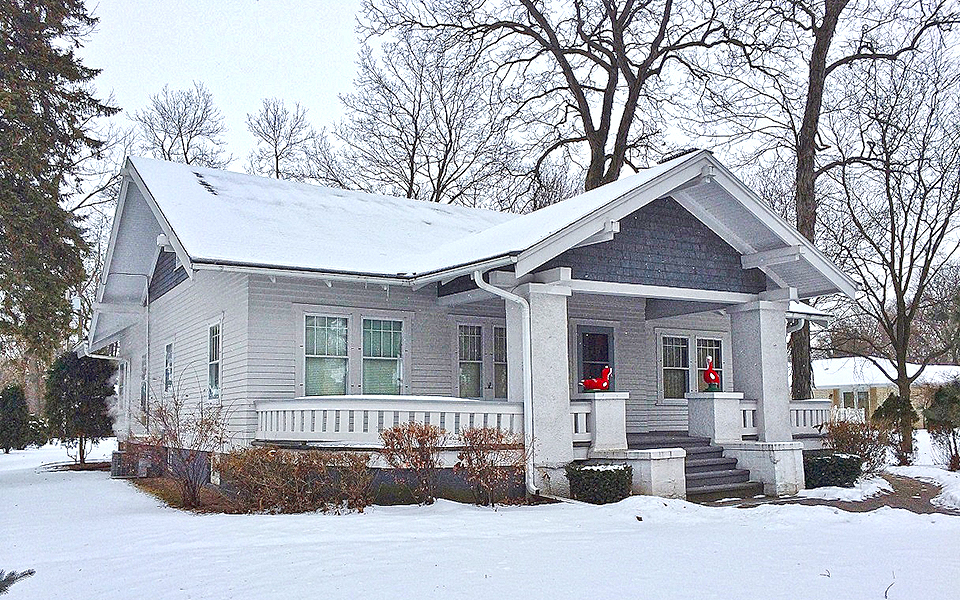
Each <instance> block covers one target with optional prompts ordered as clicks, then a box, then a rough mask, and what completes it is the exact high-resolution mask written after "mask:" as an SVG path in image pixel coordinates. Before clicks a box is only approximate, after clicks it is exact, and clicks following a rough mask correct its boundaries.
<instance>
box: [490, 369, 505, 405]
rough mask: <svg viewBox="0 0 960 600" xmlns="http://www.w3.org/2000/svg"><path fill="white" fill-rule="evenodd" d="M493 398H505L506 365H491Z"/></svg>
mask: <svg viewBox="0 0 960 600" xmlns="http://www.w3.org/2000/svg"><path fill="white" fill-rule="evenodd" d="M493 396H494V398H506V397H507V365H506V363H504V364H500V363H497V364H495V365H493Z"/></svg>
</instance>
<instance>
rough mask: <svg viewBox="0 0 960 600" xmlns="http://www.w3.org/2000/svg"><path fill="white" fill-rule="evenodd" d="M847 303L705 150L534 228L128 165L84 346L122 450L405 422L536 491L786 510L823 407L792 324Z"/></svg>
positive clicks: (547, 215) (831, 279)
mask: <svg viewBox="0 0 960 600" xmlns="http://www.w3.org/2000/svg"><path fill="white" fill-rule="evenodd" d="M853 291H854V285H853V283H852V282H851V281H850V280H849V279H848V278H847V277H846V276H845V275H844V274H843V273H842V272H840V271H839V270H838V269H837V268H836V267H835V266H834V265H833V264H831V262H830V261H829V260H827V259H826V258H825V257H824V256H823V255H822V254H821V253H820V252H818V251H817V250H816V249H815V248H814V247H813V246H811V245H810V244H809V243H808V242H807V241H806V240H805V239H804V238H803V237H802V236H801V235H799V234H798V233H797V232H796V231H795V230H794V229H793V228H792V227H791V226H789V225H787V224H786V223H785V222H784V221H783V220H782V219H780V218H779V217H778V216H777V215H775V214H774V213H773V212H772V211H771V210H770V209H769V208H767V207H766V206H765V205H764V204H763V203H762V202H761V201H760V200H759V198H757V196H756V195H755V194H753V193H752V192H751V191H750V190H749V189H747V188H746V187H745V186H744V185H743V183H741V182H740V181H739V180H737V179H736V178H735V177H734V176H733V175H732V174H731V173H730V172H729V171H728V170H727V169H726V168H724V167H723V166H722V165H721V164H720V163H719V162H718V161H717V160H716V158H714V156H713V155H712V154H711V153H709V152H706V151H695V152H692V153H688V154H685V155H683V156H680V157H677V158H674V159H672V160H669V161H667V162H664V163H662V164H660V165H657V166H655V167H652V168H649V169H646V170H644V171H642V172H640V173H639V174H637V175H633V176H630V177H625V178H623V179H621V180H619V181H617V182H614V183H610V184H608V185H605V186H603V187H601V188H598V189H595V190H592V191H589V192H587V193H585V194H581V195H580V196H577V197H575V198H571V199H568V200H564V201H562V202H559V203H557V204H554V205H552V206H548V207H545V208H543V209H540V210H538V211H536V212H533V213H530V214H526V215H517V214H506V213H498V212H492V211H487V210H478V209H471V208H465V207H461V206H449V205H440V204H431V203H426V202H420V201H416V200H408V199H401V198H388V197H383V196H376V195H371V194H364V193H359V192H352V191H345V190H339V189H328V188H322V187H316V186H312V185H307V184H301V183H295V182H290V181H278V180H274V179H266V178H260V177H254V176H250V175H243V174H238V173H231V172H225V171H217V170H212V169H205V168H200V167H194V166H189V165H183V164H176V163H168V162H162V161H156V160H149V159H143V158H130V159H129V160H128V161H127V163H126V165H125V167H124V170H123V186H122V189H121V192H120V200H119V203H118V207H117V217H116V219H115V222H114V226H113V231H112V233H111V237H110V243H109V248H108V252H107V256H106V264H105V268H104V273H103V278H102V282H101V284H100V287H99V290H98V295H97V304H96V305H95V310H94V315H93V319H92V322H91V326H90V330H89V331H90V333H89V339H88V345H87V348H88V349H89V351H90V352H93V353H96V354H100V353H101V351H102V349H104V348H106V347H108V346H111V345H114V349H115V350H116V352H117V358H116V359H115V360H118V362H119V363H120V366H121V382H122V383H121V388H122V389H121V393H120V407H119V413H120V419H121V425H120V428H121V429H122V431H123V432H124V433H123V434H122V437H123V436H127V437H130V436H136V435H137V434H138V433H139V432H140V431H141V429H142V424H141V421H142V415H143V413H144V411H145V409H146V408H147V406H148V405H149V404H150V403H152V402H155V401H161V400H162V398H163V397H164V396H166V395H170V394H174V393H181V394H189V396H190V398H193V399H196V400H198V401H199V402H215V403H222V404H223V405H224V406H225V407H226V408H227V409H228V412H229V414H230V428H231V432H232V434H233V440H234V443H235V444H236V445H240V446H243V445H248V444H258V443H276V444H289V445H293V446H298V447H299V446H300V445H301V444H307V445H329V444H334V445H338V446H339V447H369V446H370V445H375V444H376V443H377V442H378V439H379V431H380V430H381V429H382V428H385V427H390V426H392V425H394V424H396V423H398V422H400V421H402V420H408V419H416V420H418V421H430V422H431V423H433V424H436V425H439V426H441V427H443V428H445V429H448V430H451V431H457V430H459V429H461V428H463V427H467V426H470V425H486V426H497V427H501V428H505V429H510V430H513V431H517V432H520V431H523V433H524V435H525V436H526V438H527V440H528V443H530V442H531V441H532V442H533V443H532V447H533V451H532V452H531V453H530V454H531V458H530V463H529V464H528V468H527V485H528V488H529V489H530V490H531V491H535V490H540V491H543V492H545V493H548V492H549V493H558V494H563V493H566V481H565V478H564V477H563V475H562V473H563V471H562V467H563V466H564V465H565V464H567V463H569V462H570V461H571V460H575V459H587V458H591V459H594V460H601V461H602V460H607V461H610V460H617V461H628V462H631V463H632V464H634V465H635V478H636V481H635V489H637V490H640V491H645V492H648V493H658V494H664V495H679V496H682V495H684V494H685V493H686V491H688V490H687V489H686V488H688V487H689V488H696V490H699V491H704V490H707V491H709V490H711V489H713V490H714V491H716V490H720V491H721V492H722V491H723V490H724V489H726V488H724V487H723V486H724V485H725V482H728V480H730V478H734V479H735V480H736V481H733V483H734V484H736V485H740V487H741V488H743V486H744V485H745V484H743V482H746V481H747V479H751V480H754V481H758V482H762V483H763V484H764V487H765V489H766V490H767V492H768V493H790V492H791V491H796V489H798V487H800V486H802V482H803V477H802V464H799V463H800V460H799V447H800V446H799V444H798V443H795V442H793V436H794V435H795V434H797V433H809V432H810V431H813V428H814V427H815V425H817V424H819V423H820V422H822V420H823V419H824V418H826V417H825V415H826V414H827V413H828V411H829V405H828V404H827V403H826V402H824V401H820V402H808V403H800V404H795V403H791V402H790V401H789V390H788V388H787V353H786V332H787V327H788V325H790V326H793V325H795V323H796V322H797V320H799V319H810V318H817V317H822V316H823V313H818V312H817V311H815V310H813V309H811V308H810V307H809V306H807V305H804V304H802V303H801V302H799V301H800V300H802V299H805V298H813V297H816V296H820V295H823V294H833V293H838V292H840V293H845V294H848V295H849V294H852V293H853ZM708 356H710V357H712V358H713V359H714V366H715V367H716V369H717V371H718V372H719V373H720V375H721V378H722V389H723V390H725V391H724V392H721V393H716V394H701V393H699V390H700V389H702V387H703V384H702V383H700V382H701V381H702V373H703V370H704V369H705V368H706V360H707V357H708ZM605 365H609V366H611V367H612V368H613V377H612V385H611V391H610V392H608V393H601V394H589V393H586V394H585V393H583V391H582V390H581V389H580V387H579V385H578V382H579V381H580V380H581V379H583V378H589V377H596V376H597V375H599V373H600V370H601V369H602V368H603V367H604V366H605ZM664 432H667V433H669V434H670V435H669V436H667V435H666V434H665V433H664ZM687 433H689V434H690V435H691V436H693V437H692V438H691V437H687V436H686V434H687ZM697 437H701V438H709V440H704V441H703V445H705V444H707V443H709V442H713V443H717V442H722V443H723V448H722V449H721V448H719V447H714V448H703V447H700V444H699V442H698V441H697V440H696V439H694V438H697ZM751 440H752V441H751ZM628 446H630V447H631V448H632V449H628ZM662 446H668V447H676V446H684V447H687V448H688V449H689V450H690V456H689V457H688V459H687V462H686V465H687V472H686V473H684V456H685V454H686V453H685V452H684V451H683V450H682V449H674V450H669V451H662V450H658V449H657V448H658V447H662ZM651 447H652V448H651ZM638 448H644V449H642V450H641V449H638ZM721 455H722V457H721ZM738 461H739V465H738ZM737 466H739V467H743V468H740V469H738V468H736V467H737ZM744 468H745V469H749V471H750V472H749V473H748V472H747V470H745V469H744ZM677 469H679V474H678V471H677ZM725 478H726V479H725ZM738 482H739V483H738ZM736 485H734V487H736ZM689 491H691V493H693V491H694V490H693V489H691V490H689Z"/></svg>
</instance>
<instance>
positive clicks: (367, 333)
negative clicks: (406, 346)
mask: <svg viewBox="0 0 960 600" xmlns="http://www.w3.org/2000/svg"><path fill="white" fill-rule="evenodd" d="M402 341H403V322H402V321H382V320H378V319H364V320H363V355H364V356H366V357H370V358H381V357H382V358H400V354H401V352H402V350H403V348H402Z"/></svg>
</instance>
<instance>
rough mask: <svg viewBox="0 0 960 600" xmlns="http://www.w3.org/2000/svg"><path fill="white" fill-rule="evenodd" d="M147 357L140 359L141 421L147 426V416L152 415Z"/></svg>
mask: <svg viewBox="0 0 960 600" xmlns="http://www.w3.org/2000/svg"><path fill="white" fill-rule="evenodd" d="M147 392H148V390H147V355H146V354H144V355H143V356H141V357H140V420H141V421H142V422H143V424H144V425H146V424H147V415H148V414H149V413H150V404H149V397H148V395H147Z"/></svg>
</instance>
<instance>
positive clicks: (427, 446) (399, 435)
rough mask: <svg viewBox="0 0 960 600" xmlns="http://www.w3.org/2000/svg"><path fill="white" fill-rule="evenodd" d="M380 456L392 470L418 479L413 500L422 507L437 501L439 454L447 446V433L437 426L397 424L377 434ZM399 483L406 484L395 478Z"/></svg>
mask: <svg viewBox="0 0 960 600" xmlns="http://www.w3.org/2000/svg"><path fill="white" fill-rule="evenodd" d="M380 439H381V440H383V449H382V450H381V451H380V453H381V454H382V455H383V458H384V459H385V460H386V461H387V463H388V464H389V465H390V466H391V467H393V468H394V469H410V470H411V471H412V472H413V474H414V476H415V477H416V478H417V488H416V489H415V490H413V495H414V498H416V500H417V502H419V503H421V504H433V502H434V500H436V497H437V476H438V475H439V472H440V452H442V451H443V449H444V447H445V446H446V443H447V432H446V431H444V430H443V429H440V428H439V427H437V426H436V425H429V424H425V423H412V422H411V423H400V424H399V425H394V426H393V427H391V428H390V429H384V430H383V431H381V432H380ZM398 483H401V484H403V483H405V482H404V481H403V480H400V479H399V478H398Z"/></svg>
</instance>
